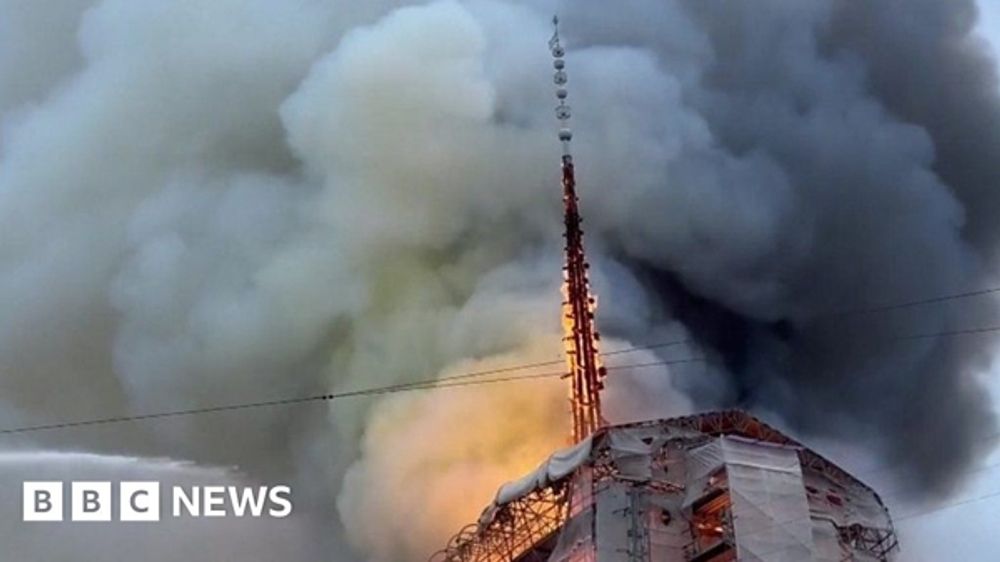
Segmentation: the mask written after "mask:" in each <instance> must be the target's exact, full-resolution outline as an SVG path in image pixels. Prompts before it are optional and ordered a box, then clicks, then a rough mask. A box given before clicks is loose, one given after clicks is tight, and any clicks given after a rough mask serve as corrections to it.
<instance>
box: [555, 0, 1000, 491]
mask: <svg viewBox="0 0 1000 562" xmlns="http://www.w3.org/2000/svg"><path fill="white" fill-rule="evenodd" d="M670 5H671V3H667V4H666V5H663V4H662V3H644V2H629V3H625V4H624V5H623V6H622V7H621V9H619V10H617V11H616V13H615V15H614V17H613V18H611V19H610V20H605V19H604V16H605V14H604V10H603V9H602V5H601V4H600V3H597V2H593V3H590V4H588V6H589V8H590V10H584V11H580V12H576V11H571V12H570V13H571V14H572V16H571V19H570V21H569V22H568V24H567V27H568V28H569V29H571V30H576V31H577V33H579V35H578V36H577V37H576V39H577V41H578V44H579V43H583V44H586V45H589V46H592V47H593V48H599V46H601V45H634V46H645V47H648V48H650V49H653V50H655V52H657V53H658V54H659V58H660V61H662V62H661V64H662V65H663V66H664V67H666V68H672V69H673V68H676V69H690V68H694V69H695V70H694V71H693V72H692V73H693V76H692V77H690V80H689V82H687V83H684V84H683V86H682V94H681V95H682V97H683V99H684V101H685V103H686V104H687V105H688V106H689V107H691V108H692V109H693V110H694V111H696V112H697V114H698V115H699V116H700V117H702V118H703V119H704V120H705V125H706V127H707V128H708V129H709V130H710V131H711V132H712V134H713V139H714V141H715V143H716V147H717V148H718V150H720V151H722V152H724V153H725V154H727V155H729V156H730V157H732V158H736V159H739V160H742V161H743V162H744V163H746V162H756V163H758V165H757V166H756V167H755V168H751V167H749V166H745V167H744V168H743V169H741V170H739V172H738V173H736V174H733V175H731V176H729V177H725V176H723V174H724V173H725V171H726V168H725V167H724V166H720V165H718V164H715V165H713V166H706V165H705V164H708V162H705V156H704V155H700V154H691V155H687V157H681V158H678V159H676V160H675V161H674V162H671V163H670V164H668V166H667V167H666V168H665V169H664V171H663V174H662V176H663V177H662V181H661V182H660V184H659V185H658V186H655V187H650V188H649V189H648V190H646V192H645V193H639V194H637V196H636V195H633V196H632V197H631V203H626V205H629V204H631V205H632V207H633V210H632V214H631V216H632V217H633V219H634V220H635V219H636V218H638V222H639V223H640V224H642V225H643V228H646V229H657V230H659V231H660V232H662V233H663V235H662V237H660V239H657V237H656V236H648V235H646V236H637V233H636V232H634V231H633V232H625V233H621V232H612V233H611V238H612V239H617V240H618V241H619V244H620V250H619V251H620V252H621V253H622V254H624V255H626V256H628V259H630V260H634V261H635V263H636V264H637V265H636V270H637V271H641V272H643V274H644V275H642V276H643V277H645V278H646V280H647V283H649V285H650V286H651V287H653V288H654V290H658V291H659V292H661V293H663V294H665V295H666V296H667V300H668V302H672V303H673V306H674V307H675V310H676V312H677V314H679V315H681V317H682V320H683V322H684V323H685V324H686V325H687V326H688V327H689V328H690V329H691V330H692V331H693V332H694V334H695V335H696V336H698V337H700V338H701V341H702V342H703V343H704V344H705V345H706V346H707V347H709V348H711V349H713V350H714V351H715V352H717V353H718V356H719V358H720V359H721V360H722V361H724V363H725V365H726V367H727V369H726V370H727V378H728V379H729V381H730V386H729V387H728V388H726V389H725V392H724V393H723V395H722V399H723V400H724V401H725V402H728V403H730V404H732V405H740V406H744V407H750V408H763V409H765V410H770V411H774V412H777V413H779V415H780V416H781V417H782V418H784V419H785V420H786V421H788V422H789V423H791V424H792V425H793V426H794V427H797V428H799V429H802V430H806V431H818V432H828V431H831V430H832V431H834V432H836V433H839V434H841V435H842V436H844V437H848V438H859V437H861V438H866V437H871V438H872V439H873V440H874V441H878V442H881V444H882V446H883V447H884V450H886V451H887V453H888V454H889V456H890V458H892V459H893V462H898V463H902V464H904V465H908V466H911V467H912V468H913V473H914V474H913V476H915V477H917V478H920V479H922V481H923V482H924V484H925V485H926V486H928V488H930V489H938V490H940V489H946V488H947V487H948V485H950V484H952V483H953V478H954V477H955V475H956V474H957V472H958V471H959V470H961V469H962V468H963V467H965V466H967V465H968V464H969V463H970V462H971V461H972V460H973V459H974V458H976V457H977V455H978V454H979V453H980V452H981V451H983V450H988V449H989V448H990V447H991V446H992V444H993V439H992V437H991V436H992V435H993V434H994V433H995V428H994V420H993V417H992V415H991V414H990V413H989V412H990V407H989V405H988V404H987V403H986V398H985V397H984V396H983V394H982V389H981V385H980V380H981V377H982V376H983V373H984V371H985V370H986V369H987V368H988V363H989V360H990V358H991V356H992V350H993V348H994V347H995V338H994V337H992V336H991V335H990V334H986V335H980V336H974V337H939V338H934V337H928V338H915V339H911V338H905V339H903V338H904V337H905V336H912V335H923V334H933V333H938V332H948V331H954V330H961V329H964V328H970V327H978V326H994V325H996V324H997V316H996V307H995V304H994V303H993V301H992V300H990V299H988V298H981V299H978V300H971V301H965V302H949V303H943V304H936V305H930V306H924V307H915V308H910V309H903V310H895V311H883V312H872V313H867V314H861V313H855V314H841V313H842V312H843V311H857V310H863V309H867V308H870V307H875V306H878V305H880V304H889V303H897V302H903V301H910V300H919V299H922V298H930V297H934V296H939V295H947V294H953V293H958V292H962V291H964V290H969V289H972V288H980V287H984V286H991V285H993V284H995V281H994V280H995V275H994V273H995V266H996V263H995V260H994V259H993V256H994V255H995V251H996V247H997V246H996V242H997V235H996V221H995V216H996V211H997V206H998V204H1000V195H998V194H1000V191H998V190H997V187H998V186H1000V166H998V165H997V156H998V155H1000V127H998V126H997V125H998V123H1000V121H998V119H1000V101H998V96H997V76H996V65H995V61H993V60H992V59H991V58H990V57H989V56H988V55H987V51H986V50H985V48H984V45H983V42H982V40H981V39H978V38H975V37H973V36H971V34H970V32H971V29H972V27H973V25H974V23H975V7H974V5H973V3H972V2H947V3H942V2H917V3H913V2H832V3H825V2H807V3H796V4H795V5H794V6H793V5H791V4H789V3H784V2H763V3H760V2H758V3H752V4H745V3H744V4H737V5H734V4H732V3H726V2H678V3H676V4H675V5H674V6H675V8H676V10H677V11H676V13H675V14H673V15H672V16H670V17H668V16H667V15H666V14H667V13H669V11H670V10H669V8H668V6H670ZM657 6H659V7H657ZM657 12H659V13H662V14H664V16H663V18H662V19H670V20H672V21H674V22H678V21H686V22H689V23H690V24H691V27H692V28H693V29H695V30H699V31H701V33H702V34H700V35H699V34H698V32H691V31H688V33H695V35H696V36H697V38H696V40H689V41H686V42H685V43H683V44H682V45H680V46H678V45H677V44H675V43H673V42H671V40H670V39H665V38H664V35H665V34H663V33H661V32H660V30H662V29H664V28H665V27H666V25H665V24H664V23H663V21H661V18H656V17H651V18H650V17H646V15H648V14H654V13H657ZM676 14H683V16H684V17H681V18H678V17H676ZM675 25H676V23H675ZM692 45H694V46H696V48H694V47H692ZM678 74H679V75H681V76H683V75H684V74H682V73H681V72H680V71H679V72H678ZM588 156H589V155H588ZM595 165H597V164H595ZM764 166H767V167H770V168H771V169H773V170H774V171H773V172H771V174H772V176H773V179H772V180H764V181H762V180H761V179H760V176H761V173H762V172H760V170H762V169H764ZM707 169H711V170H712V171H711V172H709V171H706V170H707ZM755 172H757V173H755ZM720 176H722V177H720ZM606 181H608V182H609V183H608V186H609V187H610V186H611V185H614V184H613V183H611V180H610V178H609V179H608V180H606ZM716 182H718V183H716ZM775 186H782V189H783V190H784V193H783V194H781V198H779V197H778V196H777V195H776V194H774V191H776V188H775ZM688 191H693V192H700V193H702V194H704V193H705V192H710V193H711V192H715V193H716V195H715V196H716V197H719V198H720V199H724V201H719V205H720V206H721V207H724V210H719V209H710V210H709V212H702V210H701V209H694V210H693V211H694V212H693V213H692V212H691V211H692V210H691V209H690V208H689V207H687V205H688V204H689V201H690V198H689V196H687V195H686V194H685V192H688ZM701 196H703V197H707V196H706V195H701ZM623 197H624V195H623ZM779 202H780V203H781V204H783V205H785V206H786V207H785V208H784V209H780V210H781V212H782V213H783V214H782V215H781V216H780V217H768V222H766V223H765V225H766V226H768V227H770V228H773V229H774V230H773V231H772V232H771V233H770V235H771V237H772V238H771V239H770V240H769V241H768V242H769V243H768V244H767V245H762V246H758V247H753V246H751V247H749V248H748V247H747V244H749V243H752V242H753V234H751V236H750V237H749V239H748V237H747V236H745V235H743V234H742V233H741V232H740V230H739V229H740V228H742V226H743V224H744V223H746V222H748V221H749V220H752V219H751V218H735V219H733V218H732V217H731V216H730V215H732V214H735V215H743V216H744V217H747V216H748V217H753V216H754V215H755V214H758V213H760V212H761V209H764V210H766V211H769V212H774V211H775V209H776V208H779V207H778V205H777V204H778V203H779ZM657 203H659V204H657ZM678 207H680V208H678ZM595 208H596V207H595ZM595 220H598V221H600V220H602V217H601V216H600V215H598V216H597V217H595ZM678 222H681V223H682V224H684V223H686V224H685V226H683V227H679V226H667V225H671V224H673V225H676V223H678ZM658 223H661V224H662V225H661V224H658ZM654 225H655V226H654ZM668 229H680V230H681V231H682V232H681V234H682V235H683V234H688V233H690V234H691V240H684V241H683V243H682V247H681V248H680V249H678V251H676V253H674V252H672V248H670V244H672V242H671V241H670V240H669V238H673V237H676V236H677V234H678V233H677V232H669V233H668V232H666V231H667V230H668ZM692 231H693V232H692ZM751 232H752V233H758V232H760V230H759V229H754V230H753V231H751ZM748 250H749V251H748ZM725 252H736V253H737V255H735V256H732V257H728V256H723V255H722V254H723V253H725ZM754 252H756V253H754ZM713 256H714V257H719V260H718V261H715V262H714V263H711V264H710V265H709V266H708V267H704V264H703V263H699V262H703V261H705V260H711V259H712V257H713ZM692 384H693V385H694V386H695V387H696V395H698V396H702V397H704V398H705V400H706V402H705V404H706V405H707V404H709V403H712V402H713V401H715V400H717V399H718V398H719V393H718V392H717V391H718V389H717V388H705V387H704V385H701V384H699V383H698V381H694V382H692Z"/></svg>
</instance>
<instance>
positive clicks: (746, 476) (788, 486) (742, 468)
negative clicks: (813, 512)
mask: <svg viewBox="0 0 1000 562" xmlns="http://www.w3.org/2000/svg"><path fill="white" fill-rule="evenodd" d="M723 467H725V472H726V477H727V480H728V489H729V495H730V499H731V511H732V520H733V532H734V535H735V540H736V551H737V556H738V558H739V560H741V561H748V562H801V561H802V560H810V559H812V556H813V551H814V545H813V538H812V533H813V531H812V519H811V518H810V515H809V503H808V501H807V499H806V495H805V488H804V485H803V480H802V468H801V465H800V464H799V457H798V452H797V451H796V450H795V449H794V448H790V447H784V446H778V445H771V444H765V443H761V442H755V441H750V440H746V439H741V438H737V437H719V438H717V439H715V440H713V441H712V442H710V443H708V444H707V445H704V446H702V447H699V448H698V449H695V450H693V451H691V453H690V455H689V456H688V480H689V486H688V493H687V497H686V499H685V505H688V506H689V505H690V504H692V503H693V502H694V501H695V500H697V499H698V498H699V497H700V496H701V495H702V494H704V493H705V492H706V491H707V490H708V489H709V485H710V482H709V478H710V477H711V476H712V475H713V474H714V473H716V472H717V471H718V470H719V469H720V468H723Z"/></svg>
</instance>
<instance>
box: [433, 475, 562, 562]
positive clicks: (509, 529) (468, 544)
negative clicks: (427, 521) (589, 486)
mask: <svg viewBox="0 0 1000 562" xmlns="http://www.w3.org/2000/svg"><path fill="white" fill-rule="evenodd" d="M569 489H570V486H569V485H568V483H567V480H563V481H561V482H556V483H555V484H553V485H550V486H548V487H546V488H542V489H539V490H535V491H534V492H532V493H530V494H528V495H526V496H525V497H523V498H521V499H519V500H516V501H513V502H510V503H508V504H505V505H503V506H499V507H497V508H496V512H494V513H493V514H492V515H491V516H489V517H488V518H487V519H486V520H484V521H481V522H480V523H475V524H472V525H469V526H467V527H466V528H464V529H462V531H461V532H459V533H458V534H457V535H455V536H454V537H453V538H452V539H451V541H449V542H448V546H447V547H445V548H444V550H441V551H439V552H437V553H435V554H434V555H433V556H431V558H430V562H501V561H502V562H510V561H511V560H524V561H525V562H529V561H531V560H532V558H531V557H530V556H531V551H532V550H533V549H536V548H537V547H539V545H545V544H547V543H549V542H553V543H554V540H555V538H556V537H557V535H558V531H559V529H560V528H562V526H563V523H565V521H566V518H567V514H568V512H569ZM547 558H548V554H547V553H546V554H545V556H544V557H543V558H540V560H546V559H547Z"/></svg>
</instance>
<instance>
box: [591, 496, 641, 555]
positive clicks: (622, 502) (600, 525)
mask: <svg viewBox="0 0 1000 562" xmlns="http://www.w3.org/2000/svg"><path fill="white" fill-rule="evenodd" d="M595 495H596V497H597V505H596V511H597V525H596V530H597V560H598V561H599V562H629V560H632V558H630V547H631V546H632V545H631V544H630V540H629V539H630V534H631V533H635V532H638V531H637V529H633V523H634V522H635V521H636V520H638V517H636V518H635V519H633V515H632V513H631V510H632V509H634V508H635V507H634V506H632V505H631V504H632V503H633V502H632V501H630V498H629V492H628V486H623V485H621V484H611V485H609V486H606V487H604V488H603V489H602V490H600V491H598V492H597V493H596V494H595Z"/></svg>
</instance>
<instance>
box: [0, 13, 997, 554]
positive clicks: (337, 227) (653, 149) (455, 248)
mask: <svg viewBox="0 0 1000 562" xmlns="http://www.w3.org/2000/svg"><path fill="white" fill-rule="evenodd" d="M556 11H558V12H559V13H560V15H561V16H562V21H563V32H564V34H565V37H564V42H565V43H566V45H567V46H568V47H569V53H568V56H567V61H568V70H569V73H570V80H571V84H570V96H571V101H572V103H573V106H574V127H575V130H576V139H577V140H576V141H575V144H576V146H575V151H576V159H577V162H578V166H577V168H578V173H579V176H580V191H581V197H582V203H581V204H582V211H583V214H584V217H585V219H586V221H587V222H586V225H585V226H586V228H587V240H586V243H587V246H588V251H589V252H590V254H591V255H590V261H591V262H592V263H593V265H594V268H593V275H594V282H595V286H596V290H597V292H598V295H599V297H600V303H601V306H600V308H599V310H598V323H599V326H600V328H601V331H602V333H603V334H604V335H605V336H607V338H606V340H607V341H606V343H605V346H606V348H607V349H623V348H627V347H629V346H646V345H652V344H660V343H662V342H668V341H675V340H688V343H687V344H685V345H676V346H671V347H662V348H653V349H650V350H649V351H643V352H638V353H631V354H620V355H615V356H613V358H610V357H609V361H608V362H609V364H610V365H611V366H613V367H627V366H628V365H635V364H648V363H650V362H655V361H657V360H662V361H664V362H666V363H669V362H671V361H674V360H687V359H700V358H704V359H705V361H702V362H696V363H676V364H670V365H660V366H654V367H652V368H635V369H629V368H620V369H616V370H614V371H612V373H613V377H612V380H611V382H610V385H611V386H610V389H609V391H608V392H609V395H610V396H609V400H610V403H611V405H610V407H611V417H612V418H613V419H614V420H615V421H624V420H628V419H641V418H644V417H651V416H670V415H679V414H685V413H688V412H690V411H693V410H700V409H707V408H720V407H742V408H746V409H749V410H751V411H754V412H757V413H758V414H761V415H763V416H765V417H767V418H768V419H770V420H773V421H774V422H775V423H777V424H779V425H781V426H783V427H785V428H788V429H789V431H793V432H795V433H796V434H798V435H801V436H804V438H808V437H809V436H814V437H816V438H823V439H827V438H830V439H841V440H844V441H849V442H851V443H854V444H860V445H863V446H866V447H868V448H870V449H871V450H873V451H876V452H878V454H880V455H882V456H883V458H884V459H886V462H888V463H891V464H893V465H894V466H897V467H901V468H902V469H903V472H904V475H903V476H902V478H906V479H908V481H912V482H916V483H918V485H917V486H916V488H917V489H920V490H924V491H925V492H926V493H928V494H934V493H944V492H947V491H949V490H950V489H952V487H953V486H954V485H956V484H957V483H958V482H959V480H960V478H961V475H962V472H963V470H965V469H966V468H967V467H969V466H970V464H971V463H972V462H973V461H975V460H976V459H978V458H980V456H981V455H982V454H983V453H984V452H985V451H988V450H989V449H990V448H991V447H992V445H993V442H992V438H991V437H990V436H992V435H994V433H995V427H994V419H993V415H992V414H991V407H990V404H989V403H988V402H987V398H986V394H985V393H984V392H983V391H982V383H983V378H984V377H985V376H986V374H987V373H986V371H987V367H988V366H989V364H990V360H991V359H992V357H993V353H992V350H993V348H994V346H995V343H996V342H995V338H994V337H992V336H991V333H980V334H955V332H961V331H966V330H969V329H971V328H982V327H991V326H995V325H997V324H998V323H1000V314H998V311H997V309H996V306H995V305H994V304H993V302H992V301H991V300H989V297H980V298H971V299H959V300H948V301H941V302H930V303H924V304H922V305H919V306H907V307H902V308H886V307H885V306H884V305H891V304H894V303H902V302H909V301H920V300H925V299H933V298H935V297H940V296H942V295H950V294H955V293H961V292H966V291H970V290H975V289H980V288H983V287H989V286H992V285H993V284H995V283H996V281H995V279H996V275H995V274H996V265H997V261H996V257H997V241H998V239H1000V232H997V222H996V220H995V217H996V216H997V215H998V213H1000V190H997V189H996V188H997V187H998V186H1000V167H998V166H997V165H996V162H997V161H998V159H1000V96H998V93H997V92H998V88H997V76H996V71H995V68H996V67H995V62H994V61H992V60H991V59H990V58H989V55H988V54H987V50H986V48H985V47H984V45H983V43H982V40H980V39H979V38H977V37H976V36H975V35H974V34H973V33H972V28H973V25H974V23H975V18H976V12H975V7H974V4H973V2H972V0H953V1H949V2H940V1H938V0H906V1H905V2H904V1H903V0H892V1H876V0H852V1H848V0H809V1H804V2H785V1H781V0H762V1H759V2H754V3H732V2H724V1H722V0H708V1H706V0H628V1H623V2H614V3H609V2H605V1H601V0H576V1H574V2H556V1H554V0H552V1H550V0H537V1H527V0H525V1H518V0H469V1H458V0H439V1H435V2H431V3H422V2H419V3H410V2H393V1H388V0H381V1H375V2H363V3H344V2H328V1H319V0H283V1H277V0H241V1H235V0H212V1H207V0H206V1H191V2H170V1H167V0H144V1H135V0H90V1H86V0H76V1H73V2H68V1H67V2H57V3H50V2H27V1H19V0H0V310H2V311H3V312H4V314H3V322H0V396H2V402H0V404H2V406H0V427H13V426H21V425H27V424H35V423H47V422H52V421H62V420H73V419H89V418H95V417H106V416H116V415H123V414H129V413H143V412H156V411H163V410H178V409H187V408H197V407H202V406H214V405H219V404H229V403H237V402H243V401H258V400H267V399H272V398H286V397H290V396H300V395H307V394H312V393H324V392H329V391H344V390H354V389H360V388H369V387H377V386H383V385H392V384H397V383H407V382H413V381H419V380H427V379H428V378H433V377H434V376H441V375H448V374H457V373H462V372H466V371H468V370H476V369H484V368H485V369H489V368H493V367H503V366H509V365H514V364H521V363H532V362H545V361H550V360H558V359H559V358H560V343H559V323H558V310H559V309H558V306H559V303H558V298H559V297H558V295H559V292H558V283H559V281H560V279H559V265H560V260H561V255H560V250H561V248H560V242H561V240H560V225H561V222H560V211H561V207H560V202H559V195H560V193H559V188H558V179H557V175H558V166H557V164H558V151H559V146H558V143H557V142H556V139H555V137H554V129H555V123H554V116H553V113H552V107H553V105H554V103H553V99H552V85H551V82H550V76H551V63H550V61H549V58H548V52H547V50H546V49H545V44H546V41H547V40H548V38H549V36H550V34H551V29H550V19H551V15H552V13H554V12H556ZM900 14H905V17H900ZM560 368H561V367H560V366H559V365H555V366H553V367H552V368H551V369H544V368H542V369H541V371H536V372H545V371H546V370H555V371H558V370H559V369H560ZM564 412H565V394H564V392H563V388H562V385H561V384H560V383H559V381H558V379H553V380H545V379H542V380H537V381H533V382H531V383H527V382H521V383H501V382H497V383H495V384H492V385H487V386H482V387H466V388H462V389H441V390H437V391H423V392H416V393H407V394H401V395H397V396H388V397H381V398H374V397H369V398H353V399H350V400H343V401H334V402H332V403H330V404H329V407H328V409H324V407H323V406H310V407H302V408H268V409H257V410H253V411H241V412H238V413H228V414H214V415H209V416H198V417H186V418H183V419H174V420H164V421H162V422H157V423H150V422H145V423H140V424H131V425H119V426H113V427H100V428H89V429H79V430H74V431H65V432H51V433H45V434H37V435H31V436H25V437H22V438H19V440H18V441H15V440H14V439H10V441H9V444H8V445H7V447H9V448H17V449H26V448H27V449H32V450H35V449H67V448H71V449H74V450H87V451H91V452H94V453H101V454H110V455H115V454H118V455H129V456H133V455H150V456H156V457H162V456H169V457H172V458H184V459H190V460H192V461H196V462H198V463H203V464H206V465H224V466H229V465H239V466H240V467H241V469H242V470H244V471H246V472H247V473H249V474H253V475H254V477H255V478H263V479H267V478H281V479H284V480H286V481H291V482H293V483H294V485H295V486H297V489H299V490H308V491H309V493H308V494H300V495H297V496H296V500H297V502H299V503H297V505H296V508H297V509H300V508H301V510H303V512H304V513H306V514H308V515H309V516H310V517H312V518H313V520H314V521H317V522H320V523H318V524H317V525H318V526H321V527H325V529H324V531H327V532H322V533H316V534H315V536H310V537H309V539H308V540H309V541H311V542H312V543H313V544H316V545H319V546H321V547H322V548H321V550H324V551H326V552H330V551H331V550H332V551H333V552H337V553H338V554H337V557H338V559H341V558H343V559H348V558H349V557H350V556H353V555H349V554H347V551H346V550H345V548H343V545H344V544H347V545H349V546H350V547H351V548H352V549H353V551H354V553H355V554H356V556H357V559H359V560H371V561H375V562H386V561H399V560H421V559H423V557H425V556H426V555H427V554H429V550H433V549H434V548H435V547H437V546H440V545H442V542H441V541H442V540H443V539H444V538H445V537H447V535H448V534H449V533H450V532H453V531H456V530H457V525H458V524H459V522H461V521H471V520H472V519H473V518H474V517H475V516H476V514H477V512H478V509H479V508H480V507H482V505H483V504H484V503H485V502H487V501H489V499H490V496H491V494H492V491H493V489H495V487H496V486H497V485H498V484H499V483H500V481H502V480H505V479H508V478H511V477H514V476H517V474H518V473H520V472H523V471H524V470H527V469H529V468H530V467H532V466H534V465H535V464H537V463H538V462H539V461H540V460H541V458H542V457H544V455H545V454H546V452H547V451H549V450H550V449H551V448H552V447H556V446H559V445H561V444H563V442H564V439H565V437H564V436H565V434H566V428H565V425H564V424H565V423H566V422H565V416H564ZM330 529H332V530H333V532H332V533H330V532H328V531H329V530H330ZM276 532H278V531H276ZM39 540H42V539H39ZM194 540H202V539H194ZM213 552H218V551H217V550H214V551H213ZM233 552H237V551H236V550H234V551H233ZM239 552H243V551H239ZM53 556H57V555H53ZM66 556H72V555H71V554H67V555H66ZM241 556H247V557H252V556H263V558H261V559H262V560H263V559H268V560H270V559H273V557H272V556H271V555H270V554H266V553H264V554H261V553H259V552H257V553H256V554H254V553H245V554H241ZM303 556H304V555H303ZM48 559H54V558H51V557H50V558H48ZM211 559H218V556H213V557H211ZM244 559H251V558H244ZM286 559H290V558H287V557H286Z"/></svg>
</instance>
